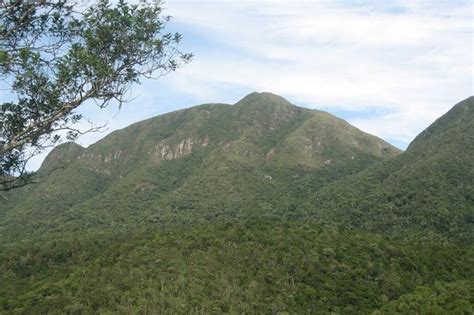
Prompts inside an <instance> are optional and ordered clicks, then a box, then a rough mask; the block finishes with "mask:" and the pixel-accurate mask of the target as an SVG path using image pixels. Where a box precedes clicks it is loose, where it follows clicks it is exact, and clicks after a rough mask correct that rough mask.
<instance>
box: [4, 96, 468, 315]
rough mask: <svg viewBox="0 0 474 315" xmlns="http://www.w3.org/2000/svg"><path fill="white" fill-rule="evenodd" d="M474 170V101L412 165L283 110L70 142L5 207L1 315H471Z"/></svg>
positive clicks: (438, 128)
mask: <svg viewBox="0 0 474 315" xmlns="http://www.w3.org/2000/svg"><path fill="white" fill-rule="evenodd" d="M473 155H474V97H469V98H467V99H465V100H464V101H461V102H460V103H458V104H456V105H455V106H454V107H453V108H452V109H451V110H450V111H449V112H448V113H446V114H445V115H443V116H442V117H440V118H439V119H438V120H436V121H435V122H434V123H433V124H432V125H431V126H429V127H428V128H427V129H426V130H424V131H423V132H422V133H421V134H420V135H418V136H417V137H416V138H415V139H414V140H413V142H412V143H411V144H410V145H409V146H408V148H407V150H406V151H405V152H402V151H401V150H399V149H397V148H395V147H393V146H392V145H390V144H389V143H387V142H385V141H384V140H382V139H380V138H377V137H375V136H373V135H370V134H367V133H365V132H363V131H361V130H359V129H357V128H355V127H354V126H351V125H350V124H349V123H347V122H346V121H344V120H342V119H339V118H337V117H335V116H333V115H331V114H329V113H326V112H323V111H318V110H311V109H307V108H302V107H298V106H295V105H293V104H291V103H290V102H288V101H287V100H285V99H284V98H282V97H280V96H277V95H274V94H271V93H252V94H250V95H248V96H246V97H244V98H243V99H242V100H240V101H239V102H237V103H236V104H234V105H229V104H204V105H199V106H195V107H191V108H188V109H183V110H180V111H176V112H172V113H168V114H165V115H161V116H158V117H154V118H151V119H148V120H145V121H141V122H138V123H135V124H133V125H130V126H129V127H126V128H124V129H122V130H117V131H114V132H113V133H111V134H110V135H108V136H106V137H105V138H103V139H102V140H100V141H98V142H97V143H95V144H93V145H91V146H89V147H87V148H83V147H81V146H79V145H78V144H75V143H65V144H62V145H60V146H58V147H57V148H55V149H54V150H53V151H52V152H51V153H50V154H49V155H48V157H47V158H46V159H45V161H44V162H43V164H42V166H41V168H40V169H39V170H38V172H37V173H36V175H35V182H37V183H35V184H31V185H28V186H26V187H23V188H20V189H16V190H13V191H11V192H9V193H7V194H5V195H4V200H5V201H4V202H2V203H1V204H0V236H1V238H0V274H1V276H0V281H2V283H4V285H3V287H2V288H0V312H2V313H6V314H9V313H12V314H14V313H15V314H17V313H31V312H32V311H33V310H34V311H38V312H40V313H44V312H46V313H48V312H53V313H55V312H56V313H78V314H81V313H107V312H109V313H123V314H130V313H143V314H155V313H165V314H166V313H173V314H181V313H182V314H185V313H316V314H329V313H332V314H367V313H373V314H395V313H399V314H407V313H430V314H446V313H456V314H469V313H470V312H472V311H473V309H472V305H473V303H474V294H473V292H472V287H473V284H474V283H473V282H472V279H473V275H474V270H473V267H472V266H473V265H474V251H473V246H472V244H473V243H474V234H473V232H474V229H473V223H474V159H473V158H472V156H473ZM0 200H1V199H0ZM470 288H471V289H470ZM34 311H33V312H34Z"/></svg>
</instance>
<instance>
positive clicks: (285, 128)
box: [0, 93, 399, 240]
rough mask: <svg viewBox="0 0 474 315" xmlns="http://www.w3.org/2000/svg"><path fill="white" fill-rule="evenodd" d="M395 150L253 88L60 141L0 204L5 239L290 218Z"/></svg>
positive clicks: (322, 114)
mask: <svg viewBox="0 0 474 315" xmlns="http://www.w3.org/2000/svg"><path fill="white" fill-rule="evenodd" d="M398 154H399V150H397V149H396V148H394V147H392V146H391V145H389V144H388V143H386V142H384V141H383V140H381V139H379V138H377V137H374V136H371V135H369V134H366V133H364V132H362V131H360V130H358V129H357V128H355V127H353V126H351V125H349V124H348V123H347V122H345V121H343V120H341V119H339V118H336V117H334V116H332V115H330V114H328V113H325V112H321V111H316V110H309V109H305V108H301V107H297V106H294V105H292V104H290V103H289V102H288V101H287V100H285V99H283V98H281V97H279V96H277V95H273V94H270V93H252V94H250V95H248V96H246V97H245V98H243V99H242V100H241V101H239V102H238V103H236V104H235V105H226V104H205V105H200V106H196V107H192V108H189V109H185V110H180V111H177V112H173V113H169V114H165V115H162V116H158V117H155V118H151V119H149V120H146V121H142V122H138V123H135V124H133V125H131V126H129V127H127V128H125V129H123V130H119V131H115V132H113V133H112V134H110V135H109V136H107V137H105V138H104V139H102V140H100V141H99V142H97V143H95V144H93V145H91V146H90V147H88V148H87V149H84V148H81V147H79V146H78V145H74V144H64V145H61V146H59V147H58V148H56V149H55V150H53V151H52V152H51V154H50V155H49V156H48V157H47V159H46V160H45V162H44V164H43V166H42V167H41V169H40V170H39V172H38V173H39V174H40V175H44V174H49V173H50V171H51V170H53V169H54V170H55V171H54V172H52V174H50V175H49V176H46V177H44V178H42V179H41V180H40V183H39V184H37V185H31V186H29V187H27V188H26V189H24V190H23V191H20V192H15V194H14V195H12V196H9V198H10V202H9V203H7V204H5V205H3V206H0V209H3V210H2V211H3V212H4V213H3V216H4V219H3V220H1V221H0V227H1V228H2V230H4V231H7V232H6V233H2V234H4V236H5V237H3V238H2V239H3V240H7V239H8V238H9V237H16V236H18V237H25V236H27V235H28V234H29V233H38V234H43V233H45V232H48V233H51V232H53V231H59V232H60V231H64V230H67V231H70V230H87V229H94V228H105V227H109V228H113V227H116V226H122V225H124V224H125V225H134V224H138V223H143V222H145V223H148V222H151V223H163V224H167V223H183V222H198V221H203V220H210V219H216V218H218V219H232V218H238V217H246V218H248V217H252V216H258V217H262V216H269V217H272V216H291V215H292V212H293V211H294V210H295V209H297V208H298V207H299V205H300V204H301V199H302V198H307V197H308V196H310V195H311V193H312V192H314V191H315V190H317V189H319V188H320V187H323V186H324V185H326V184H327V183H328V182H331V181H333V180H335V179H338V178H341V177H344V176H347V175H349V174H352V173H355V172H358V171H360V170H362V169H364V168H365V167H367V166H369V165H371V164H373V163H375V162H378V161H380V160H383V159H387V158H392V157H394V156H396V155H398ZM0 231H1V230H0Z"/></svg>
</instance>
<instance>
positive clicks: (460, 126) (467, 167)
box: [310, 97, 474, 242]
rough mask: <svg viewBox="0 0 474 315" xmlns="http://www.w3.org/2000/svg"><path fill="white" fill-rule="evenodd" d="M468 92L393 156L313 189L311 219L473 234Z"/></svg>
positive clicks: (473, 141) (473, 119) (472, 110)
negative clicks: (397, 154) (403, 150)
mask: <svg viewBox="0 0 474 315" xmlns="http://www.w3.org/2000/svg"><path fill="white" fill-rule="evenodd" d="M473 156H474V97H470V98H468V99H466V100H464V101H462V102H460V103H458V104H456V105H455V106H454V107H453V108H452V109H451V110H450V111H449V112H448V113H446V114H445V115H443V116H442V117H441V118H439V119H438V120H436V121H435V122H434V123H433V124H432V125H431V126H429V127H428V128H427V129H426V130H424V131H423V132H422V133H421V134H420V135H419V136H417V137H416V138H415V140H414V141H413V142H412V143H411V144H410V145H409V147H408V149H407V150H406V152H404V153H403V154H401V155H399V156H398V157H396V158H394V159H391V160H388V161H385V162H382V163H380V164H377V165H374V166H373V167H370V168H368V169H366V170H364V171H362V172H360V173H358V174H356V175H353V176H350V177H347V178H344V179H342V180H340V181H337V182H335V183H333V184H331V185H328V186H327V187H325V188H324V189H322V190H320V191H318V192H316V194H315V196H313V199H312V202H311V206H310V208H311V210H310V212H311V213H312V215H313V216H314V217H315V218H317V220H322V221H324V222H330V223H337V224H338V225H341V226H346V227H347V226H351V227H357V228H364V229H368V230H370V231H373V232H374V231H375V232H380V233H384V234H395V235H399V236H403V237H407V236H409V235H410V234H407V231H412V232H416V233H415V234H413V235H412V237H417V236H425V237H426V236H436V235H438V236H448V237H451V238H455V239H459V240H463V241H466V242H469V241H471V242H472V241H473V240H474V238H473V236H474V234H473V233H474V229H473V223H474V158H473Z"/></svg>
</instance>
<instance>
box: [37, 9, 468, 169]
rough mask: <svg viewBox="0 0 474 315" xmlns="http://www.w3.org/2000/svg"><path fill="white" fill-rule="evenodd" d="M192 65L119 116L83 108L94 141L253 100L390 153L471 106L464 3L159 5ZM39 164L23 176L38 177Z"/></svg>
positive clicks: (144, 92) (140, 95) (138, 91)
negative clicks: (350, 130)
mask: <svg viewBox="0 0 474 315" xmlns="http://www.w3.org/2000/svg"><path fill="white" fill-rule="evenodd" d="M164 6H165V7H166V11H165V13H166V14H168V15H172V16H173V20H172V22H171V23H170V24H169V30H170V31H178V32H180V33H182V34H183V36H184V39H183V43H182V45H181V49H182V50H184V51H186V52H193V53H194V54H195V58H194V61H193V62H192V63H191V64H189V65H186V66H185V67H184V68H182V69H180V70H178V71H177V72H175V73H173V74H170V75H168V76H165V77H163V78H161V79H160V80H157V81H147V82H144V83H143V84H142V85H141V86H138V87H136V88H134V89H133V91H132V96H133V97H134V100H133V101H132V102H130V103H129V104H126V105H125V106H124V107H123V108H122V109H121V110H120V111H118V110H117V108H113V107H111V108H109V109H106V110H99V109H97V108H94V107H93V106H90V105H89V106H88V107H84V108H83V109H82V113H83V114H84V115H85V116H86V117H88V118H89V119H90V120H91V121H93V122H95V123H96V124H102V123H107V125H108V129H107V131H105V132H103V133H97V134H89V135H87V136H84V137H83V138H81V139H79V141H78V142H79V143H80V144H82V145H84V146H87V145H89V144H91V143H93V142H95V141H97V140H98V139H100V138H102V137H104V136H105V135H106V134H107V133H109V132H111V131H113V130H115V129H118V128H123V127H125V126H127V125H129V124H130V123H133V122H136V121H139V120H142V119H145V118H149V117H152V116H156V115H159V114H162V113H166V112H169V111H173V110H176V109H180V108H185V107H190V106H193V105H197V104H201V103H208V102H226V103H231V104H232V103H235V102H237V101H238V100H239V99H240V98H242V97H243V96H245V95H247V94H249V93H251V92H253V91H268V92H273V93H276V94H279V95H281V96H283V97H285V98H287V99H288V100H289V101H291V102H292V103H294V104H295V105H300V106H304V107H309V108H316V109H321V110H326V111H328V112H330V113H333V114H335V115H337V116H339V117H341V118H344V119H346V120H347V121H349V122H350V123H351V124H353V125H355V126H357V127H358V128H360V129H362V130H364V131H366V132H369V133H372V134H375V135H377V136H379V137H381V138H383V139H385V140H387V141H389V142H390V143H392V144H394V145H396V146H398V147H399V148H402V149H404V148H406V146H407V145H408V143H409V142H410V141H411V140H412V139H413V138H414V137H415V136H416V135H417V134H418V133H419V132H420V131H421V130H423V129H424V128H426V127H427V126H428V125H429V124H430V123H432V122H433V121H434V120H435V119H436V118H437V117H439V116H440V115H442V114H443V113H445V112H446V111H447V110H449V109H450V108H451V107H452V106H453V105H454V104H455V103H457V102H459V101H461V100H462V99H464V98H466V97H468V96H470V95H473V94H474V91H473V90H474V86H473V72H474V66H473V54H474V39H473V36H474V31H473V29H474V24H473V23H474V22H473V10H474V8H473V2H472V1H470V0H468V1H455V0H452V1H449V0H439V1H434V0H423V1H410V0H406V1H405V0H399V1H378V0H373V1H323V0H314V1H310V0H252V1H246V0H216V1H214V0H201V1H199V0H195V1H192V0H187V1H185V0H168V1H167V2H166V3H165V4H164ZM41 160H42V157H38V158H37V159H35V160H34V161H32V162H31V164H30V169H35V168H37V167H38V166H39V165H40V163H41Z"/></svg>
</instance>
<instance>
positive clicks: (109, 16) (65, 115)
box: [0, 0, 192, 190]
mask: <svg viewBox="0 0 474 315" xmlns="http://www.w3.org/2000/svg"><path fill="white" fill-rule="evenodd" d="M67 2H68V1H16V0H15V1H7V2H6V3H5V4H3V5H2V6H0V17H1V20H2V25H1V27H0V78H1V79H2V80H3V82H5V83H4V86H5V88H6V89H9V90H10V91H11V92H12V93H13V95H14V100H12V101H7V102H5V103H3V104H1V105H0V180H1V181H0V183H1V184H3V189H5V190H6V189H11V188H13V187H15V186H18V185H22V184H24V182H25V180H26V179H27V177H28V176H27V175H28V174H27V173H26V172H25V165H26V162H27V161H28V159H29V158H30V157H31V156H34V155H36V154H38V153H39V152H41V151H42V150H43V149H44V148H45V147H47V146H52V145H54V144H56V143H57V142H58V141H60V140H61V137H62V135H63V134H64V133H61V132H60V131H67V133H66V137H67V138H68V139H74V138H75V137H76V136H78V135H79V134H80V133H82V132H84V131H83V130H82V131H79V130H76V129H74V127H73V125H74V124H75V123H77V122H78V121H79V120H80V119H81V116H80V115H78V114H77V113H76V112H75V110H76V108H78V107H79V106H81V105H83V104H87V103H90V102H91V101H94V102H96V104H97V105H98V106H99V107H100V108H103V107H106V106H108V105H109V103H111V102H112V101H114V100H115V101H118V102H119V104H120V105H121V103H122V102H123V101H124V97H125V95H126V92H127V90H128V89H129V87H130V86H131V85H132V84H134V83H139V82H140V81H141V79H142V78H143V77H159V76H161V75H164V74H166V73H167V72H169V71H173V70H175V69H176V68H177V67H178V66H179V64H180V63H182V62H188V61H189V60H190V59H191V57H192V56H191V55H190V54H184V53H181V52H180V51H179V50H178V49H177V44H178V43H179V42H180V40H181V35H179V34H170V33H164V28H165V25H166V23H167V22H168V20H169V17H164V16H162V8H161V5H160V3H159V2H140V4H128V3H127V2H126V1H119V2H118V3H117V4H116V5H112V4H111V3H110V2H109V1H108V0H101V1H99V2H98V3H97V4H95V5H92V6H91V7H89V8H88V9H86V10H85V11H84V12H77V11H75V8H74V7H73V6H70V5H68V4H67ZM95 129H96V128H95V127H92V128H91V130H89V131H92V130H95Z"/></svg>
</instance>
